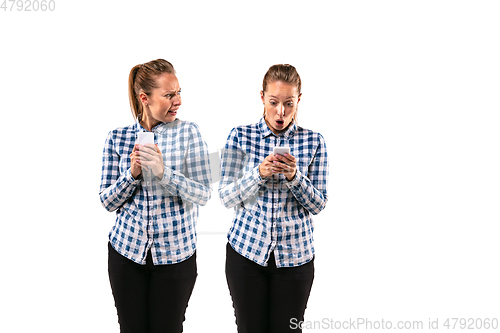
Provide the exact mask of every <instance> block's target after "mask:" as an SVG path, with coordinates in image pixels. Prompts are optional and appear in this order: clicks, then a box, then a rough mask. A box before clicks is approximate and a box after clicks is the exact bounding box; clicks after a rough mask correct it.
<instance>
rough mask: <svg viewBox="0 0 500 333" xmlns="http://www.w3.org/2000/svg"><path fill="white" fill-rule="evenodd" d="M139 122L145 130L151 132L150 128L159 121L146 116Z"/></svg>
mask: <svg viewBox="0 0 500 333" xmlns="http://www.w3.org/2000/svg"><path fill="white" fill-rule="evenodd" d="M139 123H140V124H141V126H142V127H144V129H145V130H147V131H148V132H151V130H152V129H153V128H154V127H155V126H156V125H158V124H159V123H160V122H159V121H156V120H155V121H152V120H151V119H150V118H148V117H146V119H141V120H140V121H139Z"/></svg>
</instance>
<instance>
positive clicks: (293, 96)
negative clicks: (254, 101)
mask: <svg viewBox="0 0 500 333" xmlns="http://www.w3.org/2000/svg"><path fill="white" fill-rule="evenodd" d="M269 97H272V98H276V99H278V97H276V96H274V95H269ZM295 97H296V96H295V95H292V96H289V97H287V98H285V100H287V99H290V98H295Z"/></svg>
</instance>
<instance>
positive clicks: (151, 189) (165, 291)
mask: <svg viewBox="0 0 500 333" xmlns="http://www.w3.org/2000/svg"><path fill="white" fill-rule="evenodd" d="M128 89H129V100H130V106H131V109H132V113H133V116H134V118H135V120H136V121H135V123H134V124H133V125H130V126H127V127H122V128H117V129H115V130H113V131H111V132H110V133H109V134H108V137H107V139H106V142H105V145H104V151H103V166H102V176H101V187H100V199H101V202H102V204H103V206H104V208H105V209H106V210H108V211H110V212H113V211H115V212H116V222H115V225H114V226H113V228H112V230H111V232H110V233H109V243H108V252H109V253H108V272H109V280H110V284H111V289H112V292H113V297H114V299H115V306H116V309H117V313H118V321H119V324H120V331H121V332H122V333H125V332H132V333H142V332H149V333H151V332H182V324H183V321H184V314H185V311H186V307H187V304H188V301H189V298H190V297H191V292H192V290H193V287H194V284H195V281H196V277H197V269H196V230H195V225H196V221H197V218H198V207H199V206H203V205H205V204H206V203H207V201H208V200H209V198H210V195H211V191H212V188H211V185H210V184H211V177H210V167H209V156H208V149H207V145H206V144H205V142H204V140H203V138H202V137H201V135H200V131H199V128H198V126H197V125H196V124H195V123H193V122H190V121H184V120H180V119H178V118H177V113H178V112H179V107H180V106H181V104H182V102H181V96H180V93H181V89H180V86H179V82H178V80H177V77H176V75H175V70H174V67H173V66H172V64H171V63H170V62H168V61H166V60H163V59H158V60H154V61H151V62H148V63H145V64H142V65H137V66H135V67H134V68H132V70H131V71H130V75H129V88H128ZM141 132H147V133H152V134H153V137H154V144H153V143H148V144H144V145H143V144H138V143H136V139H137V137H138V134H139V133H141Z"/></svg>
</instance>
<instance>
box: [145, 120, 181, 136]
mask: <svg viewBox="0 0 500 333" xmlns="http://www.w3.org/2000/svg"><path fill="white" fill-rule="evenodd" d="M179 121H180V120H179V119H178V118H176V119H175V120H174V121H171V122H169V123H159V124H158V125H156V126H155V127H153V128H152V129H151V132H154V133H160V134H161V133H164V132H165V131H166V130H167V128H169V127H173V126H175V125H176V124H178V123H179ZM135 127H136V132H147V130H146V129H145V128H144V127H142V125H141V123H140V122H139V120H137V121H136V122H135Z"/></svg>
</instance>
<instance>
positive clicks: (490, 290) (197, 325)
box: [0, 0, 500, 333]
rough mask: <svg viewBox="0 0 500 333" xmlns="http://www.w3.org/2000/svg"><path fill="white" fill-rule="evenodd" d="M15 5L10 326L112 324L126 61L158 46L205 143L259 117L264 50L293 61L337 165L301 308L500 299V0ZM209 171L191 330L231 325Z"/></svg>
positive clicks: (475, 312) (7, 104) (487, 309)
mask: <svg viewBox="0 0 500 333" xmlns="http://www.w3.org/2000/svg"><path fill="white" fill-rule="evenodd" d="M4 3H6V6H7V7H6V8H2V9H0V28H1V31H2V38H1V44H2V52H1V54H0V66H1V68H2V71H1V74H0V93H1V109H2V114H3V120H2V128H3V130H2V132H1V134H0V135H1V139H2V140H1V142H2V144H3V149H2V152H3V154H2V155H3V157H2V163H1V167H0V168H1V172H2V176H3V181H2V190H3V191H2V192H3V193H4V195H3V199H2V201H1V208H2V219H1V221H2V222H1V223H2V236H3V237H2V238H3V240H2V242H1V243H0V249H1V253H2V259H3V260H2V262H3V265H2V284H1V287H0V288H1V289H0V290H1V296H0V299H1V301H0V303H1V304H2V309H4V310H3V311H2V315H1V320H0V326H1V328H0V330H1V331H2V332H36V331H42V330H43V331H50V332H118V331H119V329H118V324H117V317H116V311H115V308H114V303H113V298H112V295H111V289H110V287H109V282H108V277H107V248H106V244H107V235H108V232H109V230H110V228H111V226H112V225H113V223H114V214H112V213H107V212H106V211H105V210H104V209H103V208H102V206H101V204H100V201H99V196H98V192H99V184H100V172H101V153H102V148H103V144H104V140H105V137H106V135H107V133H108V132H109V131H110V130H112V129H114V128H116V127H119V126H125V125H127V124H130V123H131V122H132V121H133V119H132V116H131V113H130V109H129V105H128V98H127V78H128V74H129V71H130V69H131V68H132V67H133V66H134V65H136V64H138V63H143V62H147V61H150V60H153V59H157V58H165V59H167V60H169V61H171V62H172V63H173V64H174V66H175V68H176V70H177V77H178V79H179V82H180V84H181V87H182V90H183V106H182V107H181V109H180V112H179V115H178V116H179V118H181V119H186V120H192V121H195V122H197V123H198V124H199V126H200V128H201V131H202V134H203V135H204V137H205V139H206V141H207V143H208V145H209V148H210V150H211V151H216V150H217V149H220V148H222V147H223V145H224V143H225V140H226V138H227V135H228V134H229V131H230V130H231V128H232V127H234V126H238V125H243V124H250V123H254V122H257V121H258V120H259V118H260V116H261V114H262V104H261V102H260V98H259V91H260V89H261V83H262V78H263V76H264V74H265V72H266V71H267V69H268V68H269V67H270V66H271V65H273V64H276V63H290V64H293V65H294V66H295V67H296V68H297V69H298V71H299V73H300V75H301V77H302V80H303V98H302V101H301V103H300V108H299V112H300V114H299V117H300V119H299V121H300V124H301V125H302V126H304V127H306V128H310V129H312V130H315V131H318V132H320V133H322V134H323V135H324V137H325V139H326V142H327V146H328V153H329V156H330V164H331V167H330V182H329V203H328V205H327V208H326V209H325V210H324V211H323V212H322V213H321V214H320V215H318V216H317V217H315V226H316V230H315V242H316V250H317V257H316V278H315V282H314V285H313V290H312V293H311V297H310V299H309V305H308V309H307V311H306V320H309V321H317V322H319V321H322V322H323V320H324V319H325V318H327V319H328V320H329V319H334V320H338V321H348V320H357V319H358V318H366V319H367V320H369V321H372V322H375V321H381V320H385V321H393V322H394V323H396V322H397V321H399V320H401V321H422V322H423V323H424V324H425V327H424V329H423V330H419V331H427V330H426V329H425V328H427V323H428V321H429V319H432V320H434V319H439V321H440V324H441V323H442V322H443V321H444V320H445V319H446V318H451V317H458V318H495V317H496V318H498V317H500V315H499V314H500V301H499V300H500V287H499V283H498V281H500V268H499V265H498V259H499V253H500V242H499V241H498V232H499V231H500V228H499V223H500V219H499V217H500V216H499V215H500V214H499V209H498V208H499V207H498V203H499V199H500V194H499V186H500V177H499V170H500V157H499V143H500V131H499V130H498V129H499V127H500V122H499V120H500V116H499V111H500V99H499V91H500V62H499V61H498V59H500V44H499V40H500V39H499V38H500V20H499V19H498V18H499V17H500V2H499V1H486V0H485V1H482V0H480V1H472V0H470V1H443V0H434V1H425V0H424V1H386V0H384V1H347V0H346V1H308V2H305V1H251V2H235V1H205V2H202V1H197V2H187V1H186V2H181V1H175V2H174V1H141V2H139V1H68V0H55V4H56V8H55V10H54V11H45V12H41V11H38V12H36V11H31V12H26V11H17V6H18V3H17V2H16V3H15V5H14V7H13V9H12V10H10V7H11V5H12V2H9V1H7V2H5V1H4ZM217 185H218V184H214V191H213V194H212V199H211V201H210V202H209V204H208V205H207V206H206V207H203V208H202V209H201V212H200V219H199V223H198V231H199V237H198V239H199V244H198V274H199V275H198V280H197V284H196V286H195V289H194V291H193V295H192V298H191V302H190V304H189V307H188V310H187V313H186V322H185V325H184V331H185V332H187V333H192V332H200V331H203V332H206V331H208V332H221V333H224V332H236V326H235V324H234V316H233V309H232V304H231V300H230V297H229V292H228V290H227V286H226V282H225V276H224V260H225V258H224V255H225V252H224V246H225V243H226V239H225V235H224V233H225V232H226V231H227V230H228V227H229V223H230V220H231V216H232V212H231V211H228V210H226V209H225V208H223V206H222V205H221V204H220V203H219V199H218V194H217ZM361 328H362V327H361ZM330 330H331V328H330ZM320 331H328V329H327V327H316V328H309V329H305V330H304V332H320ZM359 331H364V330H363V329H359ZM366 331H370V330H366ZM379 331H380V329H379ZM408 331H411V330H408Z"/></svg>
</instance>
